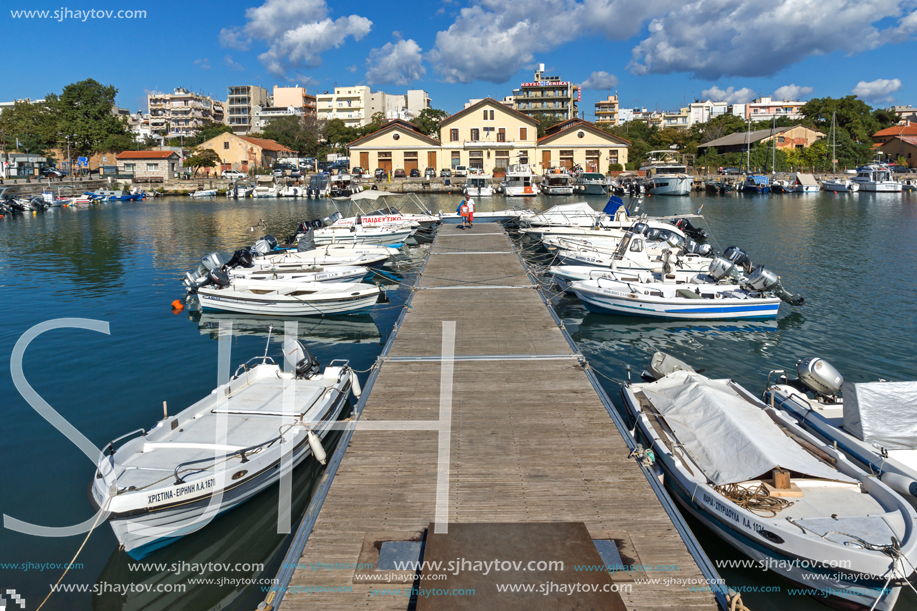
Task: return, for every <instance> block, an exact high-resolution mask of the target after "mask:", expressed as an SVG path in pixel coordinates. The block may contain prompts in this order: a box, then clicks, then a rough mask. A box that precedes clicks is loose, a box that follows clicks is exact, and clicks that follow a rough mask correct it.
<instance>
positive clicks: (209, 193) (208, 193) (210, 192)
mask: <svg viewBox="0 0 917 611" xmlns="http://www.w3.org/2000/svg"><path fill="white" fill-rule="evenodd" d="M216 194H217V190H216V189H198V190H197V191H195V192H194V193H191V197H194V198H199V197H216Z"/></svg>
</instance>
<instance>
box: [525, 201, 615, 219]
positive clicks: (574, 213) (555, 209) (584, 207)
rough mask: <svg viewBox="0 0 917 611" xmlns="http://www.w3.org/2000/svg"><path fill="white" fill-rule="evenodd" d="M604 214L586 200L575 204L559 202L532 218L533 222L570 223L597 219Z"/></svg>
mask: <svg viewBox="0 0 917 611" xmlns="http://www.w3.org/2000/svg"><path fill="white" fill-rule="evenodd" d="M599 216H602V213H601V212H599V211H598V210H595V209H594V208H593V207H592V206H590V205H589V204H587V203H586V202H577V203H575V204H558V205H556V206H552V207H551V208H548V209H547V210H545V211H544V212H542V213H541V214H538V215H536V216H533V217H532V218H531V219H530V222H532V223H536V224H537V223H570V222H577V221H582V220H584V219H595V218H597V217H599Z"/></svg>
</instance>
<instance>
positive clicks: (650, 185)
mask: <svg viewBox="0 0 917 611" xmlns="http://www.w3.org/2000/svg"><path fill="white" fill-rule="evenodd" d="M646 155H647V159H646V161H644V162H643V163H642V164H641V165H640V169H641V170H643V171H644V172H645V173H646V181H645V184H646V188H647V192H648V193H649V194H650V195H688V194H690V193H691V188H692V187H693V186H694V178H693V177H692V176H689V175H688V168H687V166H685V164H683V163H679V162H677V161H675V159H674V157H673V156H672V151H664V150H663V151H650V152H648V153H647V154H646Z"/></svg>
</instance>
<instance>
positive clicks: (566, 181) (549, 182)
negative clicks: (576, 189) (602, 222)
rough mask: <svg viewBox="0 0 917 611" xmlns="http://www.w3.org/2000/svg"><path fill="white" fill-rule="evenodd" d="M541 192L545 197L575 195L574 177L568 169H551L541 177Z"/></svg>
mask: <svg viewBox="0 0 917 611" xmlns="http://www.w3.org/2000/svg"><path fill="white" fill-rule="evenodd" d="M541 192H542V193H544V194H545V195H573V177H572V176H570V173H569V172H567V168H551V169H549V170H548V171H547V172H545V173H544V176H542V177H541ZM603 193H604V190H603Z"/></svg>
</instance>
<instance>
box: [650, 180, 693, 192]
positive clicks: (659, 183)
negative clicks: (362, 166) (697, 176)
mask: <svg viewBox="0 0 917 611" xmlns="http://www.w3.org/2000/svg"><path fill="white" fill-rule="evenodd" d="M693 185H694V179H693V178H691V177H690V176H671V177H670V176H656V177H653V179H652V182H651V185H650V188H649V193H650V195H689V194H690V193H691V187H692V186H693Z"/></svg>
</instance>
